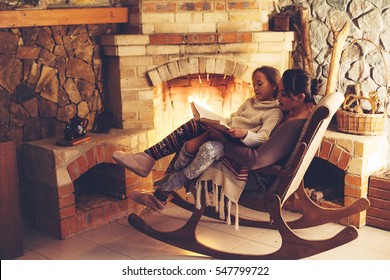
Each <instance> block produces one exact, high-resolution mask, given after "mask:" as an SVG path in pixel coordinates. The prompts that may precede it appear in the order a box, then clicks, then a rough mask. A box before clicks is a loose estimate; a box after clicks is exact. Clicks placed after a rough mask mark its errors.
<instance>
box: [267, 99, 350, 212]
mask: <svg viewBox="0 0 390 280" xmlns="http://www.w3.org/2000/svg"><path fill="white" fill-rule="evenodd" d="M343 101H344V95H343V94H342V93H339V92H335V93H332V94H328V95H326V96H324V97H323V98H322V99H321V100H320V102H319V103H318V104H317V106H316V107H315V108H314V110H313V112H312V113H311V115H310V117H309V118H308V119H307V121H306V123H305V125H304V127H303V130H302V133H301V135H300V137H299V140H298V143H297V145H296V148H295V149H294V151H293V153H292V155H291V156H290V158H289V160H288V161H287V163H286V165H285V167H284V168H285V169H287V168H288V169H293V170H295V171H294V172H292V173H291V174H289V175H288V176H279V177H277V179H276V180H275V183H274V184H273V186H272V187H271V188H270V191H271V192H273V193H276V194H277V195H278V196H279V197H280V198H281V200H282V205H283V204H284V202H285V201H286V200H287V199H288V198H289V197H290V196H291V195H292V194H293V193H294V192H295V191H296V190H297V189H298V187H299V184H300V183H301V181H302V180H303V176H304V175H305V173H306V171H307V169H308V167H309V165H310V163H311V161H312V160H313V158H314V156H315V154H316V152H317V150H318V149H319V147H320V144H321V142H322V138H323V136H324V134H325V131H326V129H327V128H328V126H329V123H330V121H331V119H332V117H333V115H334V114H335V113H336V111H337V109H338V108H339V107H340V106H341V104H342V103H343ZM302 148H304V150H303V151H302Z"/></svg>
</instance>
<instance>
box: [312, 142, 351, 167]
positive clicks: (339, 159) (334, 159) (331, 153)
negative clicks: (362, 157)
mask: <svg viewBox="0 0 390 280" xmlns="http://www.w3.org/2000/svg"><path fill="white" fill-rule="evenodd" d="M317 156H318V157H319V158H322V159H324V160H326V161H329V162H330V163H332V164H334V165H335V166H337V167H338V168H340V169H341V170H343V171H344V172H347V170H348V167H349V164H350V161H351V159H352V157H353V155H352V154H351V153H350V152H349V151H347V150H345V149H343V148H342V147H340V146H338V145H335V143H334V142H332V141H327V140H323V141H322V143H321V146H320V148H319V149H318V153H317Z"/></svg>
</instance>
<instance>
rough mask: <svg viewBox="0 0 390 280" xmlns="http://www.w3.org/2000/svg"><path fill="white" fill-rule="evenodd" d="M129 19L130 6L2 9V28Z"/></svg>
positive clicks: (0, 15)
mask: <svg viewBox="0 0 390 280" xmlns="http://www.w3.org/2000/svg"><path fill="white" fill-rule="evenodd" d="M128 21H129V12H128V8H124V7H104V8H68V9H47V10H38V9H35V10H34V9H31V10H13V11H0V28H18V27H34V26H53V25H76V24H104V23H125V22H128Z"/></svg>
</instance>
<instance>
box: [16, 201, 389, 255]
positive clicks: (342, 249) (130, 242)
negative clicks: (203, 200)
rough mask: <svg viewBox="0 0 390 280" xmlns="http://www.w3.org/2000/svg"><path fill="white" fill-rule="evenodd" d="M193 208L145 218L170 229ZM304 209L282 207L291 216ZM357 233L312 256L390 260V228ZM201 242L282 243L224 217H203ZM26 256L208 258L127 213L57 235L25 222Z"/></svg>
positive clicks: (235, 247) (267, 247)
mask: <svg viewBox="0 0 390 280" xmlns="http://www.w3.org/2000/svg"><path fill="white" fill-rule="evenodd" d="M191 214H192V212H190V211H187V210H184V209H182V208H180V207H177V206H175V205H173V204H172V203H169V204H168V206H167V207H166V208H165V209H164V210H163V211H155V212H152V213H149V215H148V216H147V217H145V221H146V222H147V223H149V224H150V225H151V226H153V227H155V228H156V229H159V230H162V231H170V230H173V229H177V228H179V227H181V226H182V225H183V224H184V223H185V222H186V221H187V219H188V218H189V217H190V216H191ZM299 215H300V214H297V213H292V212H289V211H283V216H284V217H285V218H286V219H288V220H293V219H296V218H297V217H299ZM240 217H241V218H243V217H249V218H252V219H257V220H258V219H261V220H267V219H268V214H266V213H258V212H256V211H253V210H251V209H247V208H244V207H240ZM343 228H345V226H343V225H339V224H336V223H329V224H326V225H321V226H317V227H312V228H308V229H298V230H294V232H295V233H296V234H297V235H298V236H300V237H303V238H307V239H327V238H330V237H332V236H334V235H335V234H337V233H338V232H339V231H340V230H342V229H343ZM358 234H359V236H358V238H357V239H355V240H353V241H351V242H349V243H347V244H344V245H342V246H339V247H337V248H335V249H332V250H329V251H327V252H323V253H321V254H317V255H314V256H310V257H308V258H306V259H308V260H390V231H386V230H381V229H377V228H374V227H369V226H364V227H361V228H359V229H358ZM197 237H198V239H199V240H200V242H203V243H204V244H206V245H210V246H212V247H215V248H217V249H218V250H227V251H231V252H234V253H246V254H266V253H271V252H273V251H275V250H276V249H277V248H279V247H280V246H281V242H282V238H281V236H280V234H279V232H278V231H276V230H272V229H261V228H251V227H244V226H241V225H240V227H239V230H238V231H237V230H235V227H234V224H232V225H228V224H227V223H226V221H221V220H214V219H211V218H207V217H202V219H201V221H200V222H199V225H198V227H197ZM24 248H25V249H24V255H23V256H21V257H19V258H18V259H20V260H45V259H56V260H65V259H73V260H163V259H166V260H208V259H211V258H210V257H209V256H204V255H201V254H197V253H194V252H190V251H187V250H183V249H180V248H177V247H174V246H171V245H169V244H166V243H163V242H160V241H158V240H155V239H153V238H151V237H149V236H147V235H145V234H143V233H141V232H139V231H137V230H136V229H135V228H133V227H132V226H130V225H129V223H128V221H127V217H125V218H121V219H118V220H117V221H115V222H113V223H110V224H108V225H104V226H101V227H98V228H95V229H91V230H89V231H86V232H83V233H80V234H79V235H77V236H72V237H69V238H67V239H65V240H59V239H56V238H55V237H53V236H51V235H49V234H47V233H44V232H42V231H40V230H37V229H34V228H32V227H29V226H25V227H24Z"/></svg>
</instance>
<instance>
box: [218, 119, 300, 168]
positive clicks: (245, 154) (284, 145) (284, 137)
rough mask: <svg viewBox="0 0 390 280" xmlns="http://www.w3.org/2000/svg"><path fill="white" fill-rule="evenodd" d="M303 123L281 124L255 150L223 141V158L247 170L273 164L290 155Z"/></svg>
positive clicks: (289, 122) (298, 121)
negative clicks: (230, 159) (231, 160)
mask: <svg viewBox="0 0 390 280" xmlns="http://www.w3.org/2000/svg"><path fill="white" fill-rule="evenodd" d="M304 123H305V120H293V121H288V122H285V123H282V124H281V125H279V126H278V127H277V128H276V129H275V131H274V132H273V133H272V135H271V137H270V138H269V140H268V141H267V142H265V143H264V144H262V145H260V146H259V147H257V148H256V149H252V148H249V147H246V146H243V145H239V144H237V143H234V142H231V141H225V142H224V146H225V156H227V157H228V158H232V159H234V160H235V161H237V162H238V163H240V164H242V165H243V166H245V167H247V168H249V169H258V168H262V167H265V166H268V165H271V164H275V163H276V162H278V161H280V160H282V159H283V158H285V157H286V156H288V155H290V154H291V153H292V151H293V150H294V147H295V145H296V143H297V141H298V138H299V135H300V134H301V130H302V128H303V125H304Z"/></svg>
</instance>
